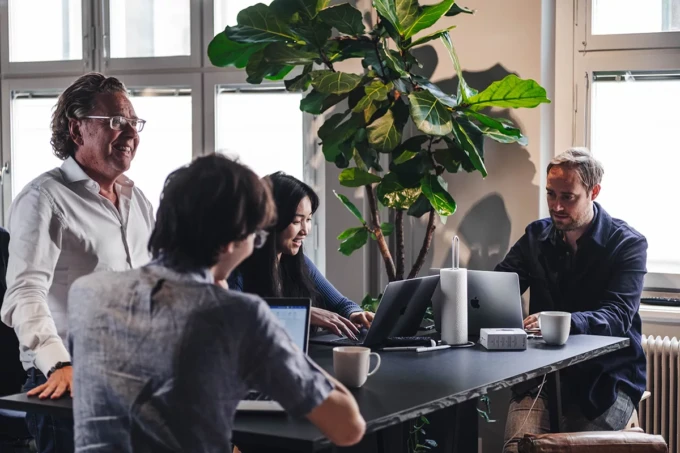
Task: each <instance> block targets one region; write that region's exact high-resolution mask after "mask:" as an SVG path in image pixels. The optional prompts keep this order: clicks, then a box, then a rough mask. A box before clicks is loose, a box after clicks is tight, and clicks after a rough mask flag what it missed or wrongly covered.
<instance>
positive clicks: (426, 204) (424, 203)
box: [406, 193, 432, 218]
mask: <svg viewBox="0 0 680 453" xmlns="http://www.w3.org/2000/svg"><path fill="white" fill-rule="evenodd" d="M430 209H432V205H431V204H430V200H428V199H427V197H426V196H425V194H423V193H421V194H420V196H419V197H418V199H417V200H416V202H415V203H413V204H412V205H411V207H410V208H408V211H406V214H408V215H410V216H413V217H418V218H420V217H422V216H423V215H424V214H427V213H428V212H430Z"/></svg>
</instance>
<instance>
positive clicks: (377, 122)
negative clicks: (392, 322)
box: [208, 0, 550, 281]
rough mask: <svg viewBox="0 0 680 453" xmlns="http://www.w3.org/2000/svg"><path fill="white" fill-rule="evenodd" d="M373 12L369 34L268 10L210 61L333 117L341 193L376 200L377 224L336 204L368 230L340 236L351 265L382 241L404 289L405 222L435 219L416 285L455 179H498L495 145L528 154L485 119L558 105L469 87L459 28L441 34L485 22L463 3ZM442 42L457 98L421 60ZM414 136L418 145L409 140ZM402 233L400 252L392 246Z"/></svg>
mask: <svg viewBox="0 0 680 453" xmlns="http://www.w3.org/2000/svg"><path fill="white" fill-rule="evenodd" d="M373 9H374V10H373V11H372V13H373V17H376V21H375V24H372V25H371V27H369V28H367V27H366V26H365V24H364V20H363V15H362V12H361V11H359V10H358V9H356V8H355V7H354V6H352V5H350V4H349V3H343V4H339V5H333V6H330V5H329V0H273V1H272V2H271V4H270V5H265V4H262V3H258V4H256V5H254V6H250V7H248V8H246V9H244V10H242V11H241V12H240V13H239V14H238V17H237V24H236V25H233V26H228V27H226V29H225V30H224V31H223V32H220V33H219V34H217V35H216V36H215V37H214V38H213V40H212V42H211V43H210V45H209V46H208V56H209V58H210V61H211V62H212V64H213V65H215V66H219V67H227V66H232V67H236V68H241V69H245V71H246V73H247V81H248V83H251V84H259V83H262V81H263V80H264V79H268V80H284V83H285V86H286V89H287V90H288V91H292V92H304V93H306V94H305V96H304V98H303V99H302V101H301V102H300V109H301V110H302V111H303V112H307V113H309V114H312V115H322V114H325V113H326V112H328V111H329V110H331V109H332V108H333V113H334V114H333V115H329V116H324V122H323V125H322V126H321V127H320V129H319V131H318V137H319V140H320V143H321V146H322V151H323V154H324V157H325V159H326V160H327V161H328V162H331V163H332V164H334V165H336V166H337V167H338V168H340V169H342V171H341V172H340V176H339V181H340V184H341V185H343V186H345V187H350V188H356V187H364V188H365V191H366V196H367V200H368V204H369V213H370V218H368V219H364V217H363V215H362V213H361V211H360V210H359V209H358V208H357V207H356V206H354V205H353V204H352V202H351V201H350V200H349V199H348V198H347V197H346V196H344V195H341V194H336V196H337V197H338V199H339V200H340V202H341V203H342V204H343V205H344V206H345V207H347V209H348V210H349V211H350V212H351V213H352V214H353V215H354V216H355V217H356V219H357V224H356V225H354V226H352V227H350V228H348V229H347V230H345V231H343V232H342V233H341V234H340V236H338V240H339V241H340V248H339V251H340V252H341V253H344V254H346V255H349V254H351V253H352V252H354V251H356V250H358V249H360V248H361V247H363V246H364V245H365V244H366V243H367V242H368V241H369V239H370V240H374V241H377V244H378V248H379V250H380V253H381V255H382V258H383V261H384V264H385V269H386V271H387V276H388V278H389V280H390V281H394V280H400V279H403V278H404V277H405V275H406V274H405V272H406V269H405V262H404V261H405V259H404V256H405V255H404V231H403V222H404V215H409V216H414V217H422V216H423V215H427V216H428V221H427V232H426V236H425V239H424V241H423V244H422V247H421V249H420V253H419V254H418V257H417V258H416V261H415V262H414V263H413V266H412V268H411V269H410V271H409V273H408V274H407V278H413V277H415V276H416V275H417V274H418V272H419V270H420V268H421V267H422V265H423V263H424V260H425V256H426V255H427V252H428V250H429V248H430V245H431V241H432V236H433V233H434V230H435V227H436V224H435V219H436V217H437V216H438V217H439V218H440V219H441V220H442V221H445V220H446V218H447V217H448V216H450V215H452V214H453V213H454V212H455V211H456V202H455V199H454V197H453V196H452V194H450V193H449V191H448V188H447V183H446V180H445V178H444V176H445V174H447V173H457V172H460V171H465V172H479V173H481V175H482V176H483V177H485V176H487V169H486V166H485V163H484V142H485V140H486V139H491V140H494V141H497V142H500V143H519V144H520V145H526V143H527V139H526V137H525V136H524V135H523V134H522V133H521V131H520V130H519V128H517V127H516V126H515V125H514V124H513V123H512V122H510V121H508V120H506V119H502V118H494V117H492V116H489V115H488V114H487V113H488V112H486V110H485V109H488V108H494V107H495V108H501V109H508V108H512V109H514V108H532V107H536V106H538V105H539V104H541V103H547V102H550V101H549V100H548V98H547V97H546V91H545V89H543V87H541V86H540V85H539V84H538V83H536V82H535V81H533V80H525V79H521V78H519V77H517V76H516V75H512V74H511V75H508V76H507V77H505V78H504V79H502V80H499V81H496V82H493V83H492V84H491V85H489V86H488V87H486V88H485V89H483V90H481V91H479V90H477V89H475V88H473V87H471V86H470V85H468V84H467V82H466V81H465V79H464V78H463V73H462V70H461V67H460V63H459V61H458V56H457V55H456V52H455V49H454V47H453V43H452V41H451V37H450V33H451V32H452V30H453V29H454V28H455V26H448V27H446V28H441V29H437V28H435V29H433V30H431V29H432V27H434V26H435V25H436V23H437V22H438V21H439V20H440V19H441V18H442V17H444V16H449V17H451V16H458V15H460V14H463V15H466V14H472V13H473V11H471V10H470V9H468V8H465V7H463V6H459V5H457V4H455V0H442V1H441V2H439V3H435V4H432V5H420V4H419V3H418V1H417V0H373ZM435 40H440V41H441V42H442V44H443V46H444V48H445V49H446V50H447V53H448V54H449V55H450V58H451V62H452V65H453V70H454V71H455V73H456V74H457V75H458V89H457V92H456V93H446V92H444V91H443V90H442V89H440V88H439V87H438V86H437V85H436V84H435V83H433V82H431V81H430V80H428V79H427V78H424V77H422V76H420V75H418V74H417V71H416V69H417V68H418V67H421V63H420V62H419V61H418V60H417V59H416V57H415V56H414V54H413V49H414V48H415V47H417V46H421V45H423V44H426V43H430V42H432V41H435ZM349 59H357V60H360V62H361V65H362V68H363V71H362V72H361V73H349V72H341V71H338V70H337V69H336V67H335V66H336V64H337V63H338V62H342V61H345V60H349ZM357 66H358V65H357ZM294 69H295V71H294ZM409 125H412V126H413V127H408V128H407V126H409ZM411 130H415V131H416V133H415V135H414V134H413V133H411V134H408V133H407V132H408V131H411ZM380 204H381V205H382V206H384V207H387V208H389V209H390V210H392V211H393V212H394V215H393V216H391V217H392V218H393V219H394V223H393V224H391V223H383V222H381V220H380V215H379V212H380V211H379V205H380ZM392 233H394V234H395V235H396V241H395V242H396V246H395V248H394V250H390V247H389V246H388V243H387V240H386V236H388V235H389V234H392ZM392 252H394V253H395V256H393V254H392Z"/></svg>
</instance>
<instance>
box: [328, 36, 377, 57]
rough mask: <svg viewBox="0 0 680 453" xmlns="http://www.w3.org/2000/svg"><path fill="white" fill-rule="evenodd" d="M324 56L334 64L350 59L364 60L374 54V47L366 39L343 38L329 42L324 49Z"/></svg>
mask: <svg viewBox="0 0 680 453" xmlns="http://www.w3.org/2000/svg"><path fill="white" fill-rule="evenodd" d="M324 51H325V52H326V56H327V57H328V59H329V60H330V61H331V63H334V62H336V61H343V60H347V59H350V58H365V57H366V56H367V55H373V54H375V45H374V44H373V42H372V41H371V40H369V39H366V38H359V39H350V38H347V37H346V36H345V37H342V38H339V39H338V38H336V39H332V40H330V41H329V42H328V43H327V44H326V47H325V48H324Z"/></svg>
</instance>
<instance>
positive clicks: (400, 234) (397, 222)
mask: <svg viewBox="0 0 680 453" xmlns="http://www.w3.org/2000/svg"><path fill="white" fill-rule="evenodd" d="M394 230H395V233H396V235H397V280H403V279H404V267H405V266H406V257H405V256H404V210H403V209H398V210H397V214H396V215H395V217H394Z"/></svg>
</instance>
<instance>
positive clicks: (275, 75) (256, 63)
mask: <svg viewBox="0 0 680 453" xmlns="http://www.w3.org/2000/svg"><path fill="white" fill-rule="evenodd" d="M265 50H266V49H265ZM264 52H265V51H264V50H260V51H258V52H255V53H254V54H253V55H251V56H250V60H248V64H247V65H246V73H247V74H248V78H247V79H246V81H247V82H248V83H251V84H259V83H262V79H264V78H268V79H272V80H280V79H282V78H284V77H285V76H286V74H288V73H289V72H290V71H291V70H292V69H293V66H287V65H281V64H274V63H270V62H268V61H267V60H266V59H265V57H264Z"/></svg>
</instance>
